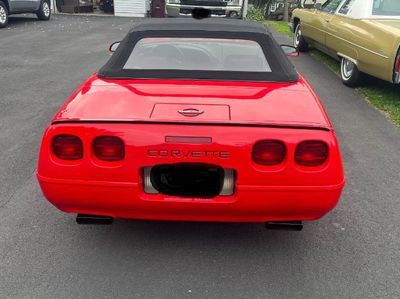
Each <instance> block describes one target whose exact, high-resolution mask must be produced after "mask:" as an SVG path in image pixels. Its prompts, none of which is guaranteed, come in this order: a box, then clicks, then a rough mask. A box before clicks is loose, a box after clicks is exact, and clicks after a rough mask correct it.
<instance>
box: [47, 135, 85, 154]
mask: <svg viewBox="0 0 400 299" xmlns="http://www.w3.org/2000/svg"><path fill="white" fill-rule="evenodd" d="M52 148H53V153H54V154H55V155H56V157H58V158H60V159H62V160H79V159H82V157H83V143H82V140H81V139H80V138H79V137H76V136H74V135H58V136H56V137H54V138H53V142H52Z"/></svg>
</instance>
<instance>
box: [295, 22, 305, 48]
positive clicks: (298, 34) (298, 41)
mask: <svg viewBox="0 0 400 299" xmlns="http://www.w3.org/2000/svg"><path fill="white" fill-rule="evenodd" d="M293 46H294V47H295V48H297V50H299V52H307V51H308V43H307V42H306V41H305V40H304V37H303V35H302V31H301V26H300V23H298V24H297V26H296V29H295V31H294V36H293Z"/></svg>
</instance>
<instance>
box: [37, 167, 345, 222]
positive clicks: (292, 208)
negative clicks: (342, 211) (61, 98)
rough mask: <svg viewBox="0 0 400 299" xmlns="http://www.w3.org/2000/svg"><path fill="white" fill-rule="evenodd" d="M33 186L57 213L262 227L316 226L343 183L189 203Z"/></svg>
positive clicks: (53, 183)
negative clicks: (299, 223)
mask: <svg viewBox="0 0 400 299" xmlns="http://www.w3.org/2000/svg"><path fill="white" fill-rule="evenodd" d="M38 180H39V183H40V186H41V188H42V191H43V193H44V195H45V196H46V198H47V199H48V200H49V201H50V202H51V203H52V204H53V205H55V206H56V207H57V208H58V209H60V210H62V211H64V212H69V213H76V214H78V213H79V214H93V215H104V216H111V217H114V218H131V219H149V220H174V221H176V220H177V221H221V222H267V221H290V220H305V221H307V220H317V219H319V218H321V217H322V216H324V215H325V214H326V213H328V212H329V211H331V210H332V209H333V208H334V207H335V206H336V204H337V202H338V200H339V197H340V194H341V192H342V189H343V186H344V182H342V183H340V184H338V185H332V186H256V185H238V186H237V187H236V191H235V194H234V195H233V196H217V197H215V198H213V199H193V198H178V197H172V196H164V195H161V194H156V195H152V194H146V193H144V191H143V187H142V184H141V183H132V182H129V183H127V182H109V181H87V180H66V179H53V178H47V177H43V176H41V175H39V174H38Z"/></svg>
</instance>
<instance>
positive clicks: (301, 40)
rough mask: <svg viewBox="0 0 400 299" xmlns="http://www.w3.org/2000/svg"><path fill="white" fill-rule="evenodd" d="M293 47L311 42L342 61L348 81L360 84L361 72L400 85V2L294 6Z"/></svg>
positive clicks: (345, 0) (352, 0) (353, 0)
mask: <svg viewBox="0 0 400 299" xmlns="http://www.w3.org/2000/svg"><path fill="white" fill-rule="evenodd" d="M290 26H291V29H292V30H293V32H294V33H295V34H294V41H293V42H294V45H295V46H296V47H297V48H298V49H299V50H300V51H306V50H307V49H308V46H309V45H312V46H314V47H316V48H318V49H319V50H321V51H323V52H325V53H327V54H328V55H330V56H332V57H334V58H336V59H339V60H340V61H341V77H342V81H343V83H344V84H346V85H348V86H356V85H357V84H358V83H359V82H360V80H361V79H362V75H363V73H366V74H369V75H372V76H374V77H377V78H380V79H382V80H386V81H389V82H392V83H395V84H399V83H400V1H399V0H328V1H326V2H325V3H324V4H323V5H320V4H316V5H315V7H314V8H310V9H295V10H294V11H293V15H292V19H291V22H290Z"/></svg>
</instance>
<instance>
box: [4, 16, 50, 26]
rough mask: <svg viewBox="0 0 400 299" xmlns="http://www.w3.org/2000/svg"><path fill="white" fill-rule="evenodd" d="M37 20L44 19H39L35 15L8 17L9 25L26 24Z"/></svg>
mask: <svg viewBox="0 0 400 299" xmlns="http://www.w3.org/2000/svg"><path fill="white" fill-rule="evenodd" d="M35 22H42V21H40V20H38V18H37V17H36V16H35V15H26V16H25V15H23V16H19V15H18V16H10V17H9V19H8V26H15V25H25V24H29V23H35Z"/></svg>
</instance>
